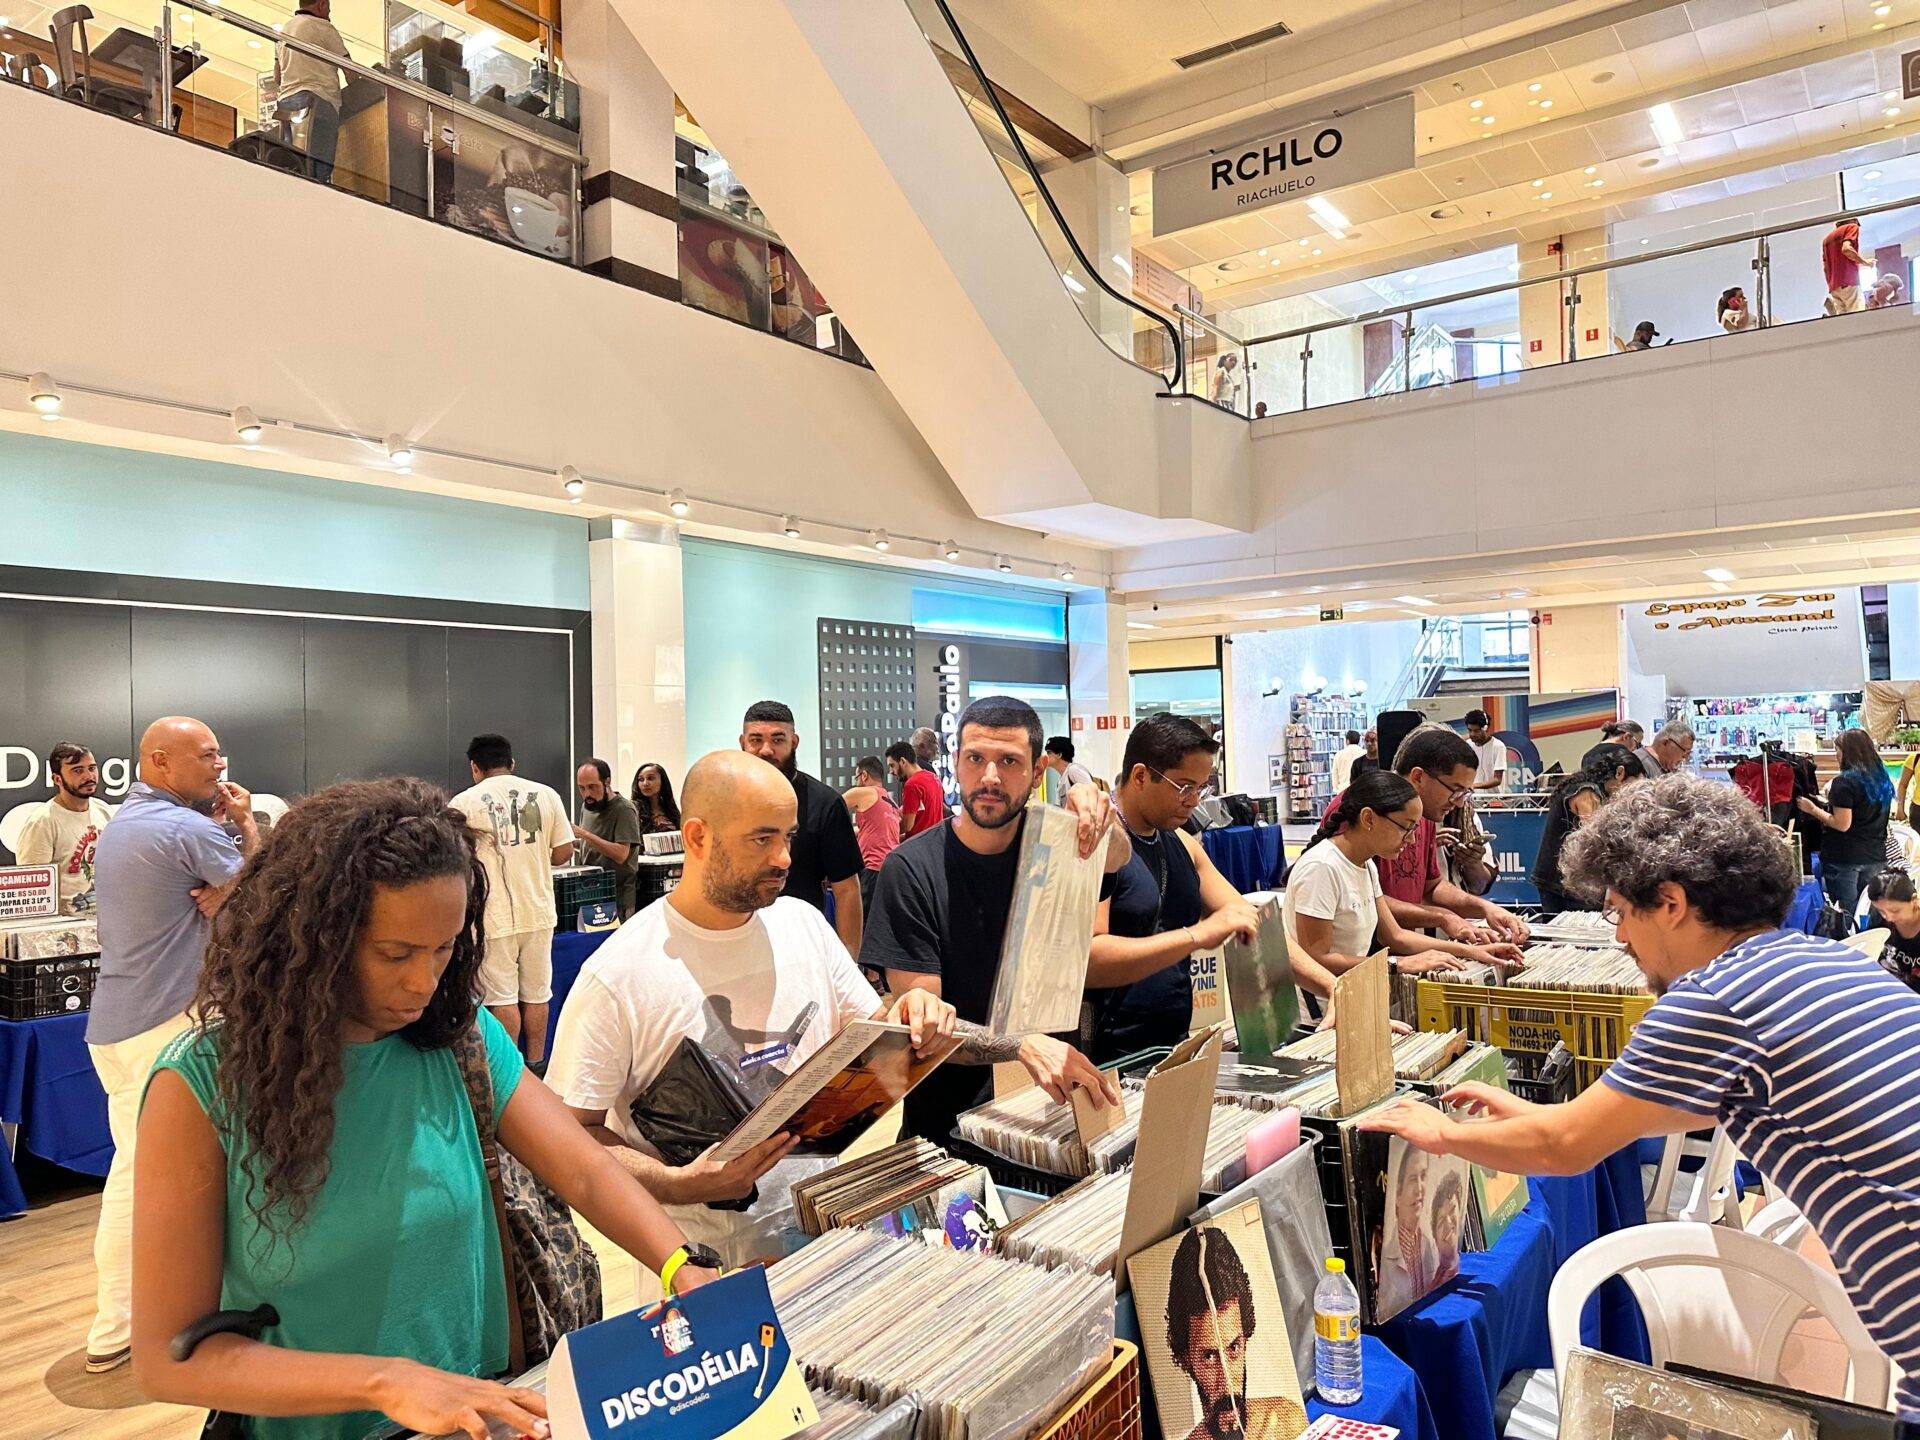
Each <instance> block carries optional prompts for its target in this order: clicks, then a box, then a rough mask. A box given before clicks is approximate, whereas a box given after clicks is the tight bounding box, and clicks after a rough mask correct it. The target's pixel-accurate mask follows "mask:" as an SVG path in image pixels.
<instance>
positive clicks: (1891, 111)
mask: <svg viewBox="0 0 1920 1440" xmlns="http://www.w3.org/2000/svg"><path fill="white" fill-rule="evenodd" d="M1880 113H1881V114H1882V115H1898V114H1899V113H1900V107H1899V106H1898V105H1889V106H1887V108H1886V109H1885V110H1882V111H1881V112H1880Z"/></svg>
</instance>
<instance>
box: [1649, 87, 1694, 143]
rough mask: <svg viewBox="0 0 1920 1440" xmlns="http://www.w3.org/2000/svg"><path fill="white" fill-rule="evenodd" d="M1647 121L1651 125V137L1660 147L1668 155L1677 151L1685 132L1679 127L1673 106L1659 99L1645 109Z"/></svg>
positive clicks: (1678, 120)
mask: <svg viewBox="0 0 1920 1440" xmlns="http://www.w3.org/2000/svg"><path fill="white" fill-rule="evenodd" d="M1647 121H1648V123H1649V124H1651V125H1652V126H1653V138H1654V139H1656V140H1658V141H1659V142H1660V148H1661V149H1662V150H1664V151H1666V152H1667V154H1669V155H1673V154H1676V153H1678V151H1679V149H1680V142H1681V141H1682V140H1684V139H1686V138H1687V132H1686V131H1684V130H1682V129H1681V128H1680V117H1679V116H1678V115H1676V114H1674V111H1673V106H1671V105H1669V104H1668V103H1667V102H1666V101H1664V100H1663V101H1661V102H1660V103H1659V104H1658V105H1655V106H1653V107H1652V108H1651V109H1649V110H1648V111H1647Z"/></svg>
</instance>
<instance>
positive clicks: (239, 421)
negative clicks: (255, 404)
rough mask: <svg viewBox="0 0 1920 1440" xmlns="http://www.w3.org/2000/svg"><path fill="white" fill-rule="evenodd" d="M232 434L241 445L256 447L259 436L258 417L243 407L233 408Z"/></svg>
mask: <svg viewBox="0 0 1920 1440" xmlns="http://www.w3.org/2000/svg"><path fill="white" fill-rule="evenodd" d="M233 433H234V434H235V435H237V436H239V437H240V443H241V444H242V445H258V444H259V443H260V434H261V425H260V417H259V416H258V415H256V414H254V413H253V411H251V410H249V409H248V408H247V407H246V406H245V405H237V406H235V407H234V411H233Z"/></svg>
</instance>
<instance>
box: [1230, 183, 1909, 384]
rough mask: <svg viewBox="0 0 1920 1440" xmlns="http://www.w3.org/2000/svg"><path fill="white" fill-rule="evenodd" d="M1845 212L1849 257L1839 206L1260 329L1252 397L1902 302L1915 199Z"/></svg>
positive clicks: (1252, 358) (1525, 362)
mask: <svg viewBox="0 0 1920 1440" xmlns="http://www.w3.org/2000/svg"><path fill="white" fill-rule="evenodd" d="M1846 214H1847V215H1848V216H1851V217H1854V218H1856V219H1858V221H1859V222H1860V233H1859V236H1858V237H1857V238H1856V239H1854V240H1852V241H1850V242H1848V243H1847V248H1848V249H1849V250H1850V251H1851V255H1848V254H1846V253H1840V254H1839V255H1838V256H1837V257H1836V256H1835V255H1834V254H1833V253H1832V252H1834V251H1835V250H1836V249H1837V248H1838V247H1839V246H1840V244H1841V238H1840V237H1839V236H1838V234H1837V232H1836V224H1837V222H1838V221H1839V220H1841V219H1842V218H1843V217H1842V215H1840V214H1833V215H1827V216H1823V217H1821V218H1819V219H1816V220H1808V221H1803V222H1800V223H1797V224H1793V225H1784V226H1777V227H1774V228H1770V229H1765V230H1753V231H1748V232H1745V233H1743V234H1739V235H1733V236H1727V237H1724V238H1717V239H1713V240H1704V241H1700V242H1697V243H1694V244H1690V245H1683V246H1677V247H1674V248H1671V249H1667V250H1659V251H1652V252H1649V253H1646V254H1637V255H1629V256H1625V257H1622V258H1620V259H1616V260H1603V261H1598V262H1595V263H1592V264H1586V265H1579V266H1575V267H1573V268H1570V269H1567V270H1564V271H1559V272H1556V273H1554V274H1551V275H1543V276H1539V277H1537V278H1528V279H1522V280H1514V281H1510V282H1507V283H1505V284H1500V285H1491V286H1486V287H1483V288H1480V289H1476V290H1467V291H1462V292H1459V293H1457V294H1453V295H1448V296H1443V297H1438V298H1435V299H1432V300H1425V301H1416V302H1409V303H1406V304H1402V305H1398V306H1394V307H1392V308H1387V309H1380V310H1374V311H1370V312H1367V313H1365V314H1360V315H1355V316H1353V317H1352V318H1350V319H1332V320H1326V321H1322V322H1320V323H1318V324H1315V325H1307V326H1300V327H1298V328H1295V329H1290V330H1282V331H1277V332H1275V333H1273V334H1268V335H1260V336H1255V337H1253V338H1251V339H1249V340H1247V341H1246V342H1245V354H1246V359H1245V362H1244V367H1245V369H1246V371H1247V372H1248V373H1249V374H1250V376H1251V380H1252V383H1251V387H1250V389H1249V392H1248V393H1249V395H1250V396H1251V399H1252V401H1253V403H1254V405H1255V407H1256V409H1257V408H1258V407H1259V406H1260V405H1265V406H1266V410H1265V412H1264V413H1265V414H1269V415H1284V414H1288V413H1292V412H1295V411H1300V410H1314V409H1319V408H1321V407H1324V406H1329V405H1344V404H1348V403H1351V402H1353V401H1356V400H1365V399H1372V398H1378V397H1381V396H1385V395H1393V394H1401V393H1406V392H1409V391H1413V390H1420V389H1425V388H1429V387H1433V386H1444V385H1451V384H1456V383H1461V382H1466V381H1485V380H1487V379H1490V378H1492V377H1496V376H1500V375H1505V374H1511V373H1514V372H1517V371H1524V370H1536V369H1540V368H1543V367H1546V366H1553V365H1564V364H1570V363H1573V362H1576V361H1583V360H1594V359H1600V358H1603V357H1606V356H1610V355H1625V354H1629V353H1631V352H1635V351H1639V350H1647V349H1656V348H1664V347H1665V346H1668V345H1673V344H1684V343H1687V342H1690V341H1695V340H1707V339H1715V338H1721V337H1725V336H1729V335H1741V334H1747V333H1755V332H1758V331H1761V330H1770V329H1775V328H1778V327H1780V326H1782V325H1792V324H1799V323H1803V322H1808V321H1814V320H1825V319H1835V318H1842V317H1845V316H1847V315H1850V314H1855V313H1861V312H1864V311H1868V310H1880V309H1887V308H1891V307H1896V306H1906V305H1908V304H1910V302H1911V298H1912V290H1913V268H1914V260H1915V258H1916V256H1920V201H1916V200H1913V199H1905V200H1897V201H1892V202H1889V203H1887V204H1883V205H1875V206H1868V207H1863V208H1861V209H1857V210H1852V211H1848V212H1846ZM1855 257H1857V258H1855ZM1830 263H1831V264H1835V265H1837V267H1838V268H1837V270H1836V271H1835V273H1833V274H1832V275H1831V276H1830V275H1829V273H1828V268H1827V267H1828V265H1829V264H1830Z"/></svg>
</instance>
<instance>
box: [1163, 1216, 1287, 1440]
mask: <svg viewBox="0 0 1920 1440" xmlns="http://www.w3.org/2000/svg"><path fill="white" fill-rule="evenodd" d="M1127 1275H1128V1278H1129V1279H1130V1280H1131V1282H1132V1284H1133V1291H1134V1298H1135V1302H1136V1304H1137V1305H1138V1308H1139V1315H1140V1331H1141V1338H1142V1341H1143V1343H1144V1345H1145V1348H1146V1352H1147V1374H1148V1377H1149V1378H1150V1379H1151V1380H1152V1382H1153V1398H1154V1404H1155V1406H1156V1408H1157V1409H1158V1411H1159V1415H1160V1428H1161V1433H1162V1434H1163V1435H1164V1436H1165V1437H1166V1440H1294V1437H1296V1436H1297V1435H1299V1434H1300V1432H1301V1431H1303V1430H1304V1429H1306V1427H1307V1412H1306V1406H1305V1404H1304V1402H1303V1401H1302V1399H1301V1395H1300V1379H1299V1376H1298V1375H1297V1374H1296V1373H1295V1371H1294V1368H1293V1346H1292V1343H1291V1341H1290V1340H1289V1337H1288V1334H1287V1321H1286V1312H1285V1311H1284V1310H1283V1309H1282V1308H1281V1304H1280V1292H1279V1286H1278V1285H1277V1284H1276V1283H1275V1281H1274V1277H1273V1262H1272V1259H1271V1257H1270V1256H1269V1255H1268V1253H1267V1242H1266V1235H1265V1231H1264V1229H1263V1227H1262V1225H1261V1223H1260V1202H1259V1201H1258V1200H1249V1201H1247V1202H1246V1203H1245V1204H1244V1205H1240V1206H1236V1207H1235V1208H1234V1209H1232V1210H1229V1211H1227V1212H1225V1213H1224V1214H1222V1215H1220V1216H1218V1217H1216V1218H1215V1219H1212V1220H1206V1221H1202V1222H1201V1223H1200V1224H1198V1225H1196V1226H1194V1227H1193V1228H1192V1229H1191V1230H1187V1231H1184V1232H1182V1233H1181V1234H1179V1235H1175V1236H1173V1237H1172V1238H1170V1239H1167V1240H1164V1241H1162V1242H1161V1243H1160V1244H1158V1245H1155V1246H1153V1247H1152V1248H1151V1249H1148V1250H1143V1251H1141V1252H1140V1253H1139V1254H1138V1255H1135V1256H1134V1257H1133V1258H1132V1259H1131V1260H1129V1261H1128V1262H1127Z"/></svg>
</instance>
